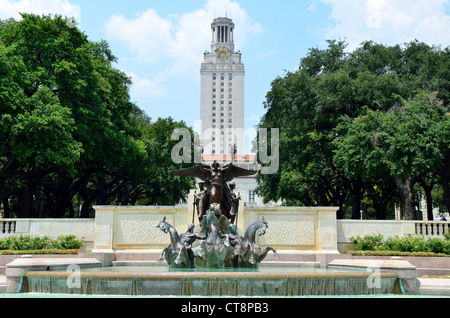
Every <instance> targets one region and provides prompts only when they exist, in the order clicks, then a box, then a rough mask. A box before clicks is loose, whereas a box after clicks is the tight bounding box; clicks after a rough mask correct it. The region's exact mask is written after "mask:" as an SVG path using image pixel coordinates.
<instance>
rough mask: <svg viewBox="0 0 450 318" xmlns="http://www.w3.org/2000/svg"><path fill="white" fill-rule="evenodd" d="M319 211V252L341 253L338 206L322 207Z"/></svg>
mask: <svg viewBox="0 0 450 318" xmlns="http://www.w3.org/2000/svg"><path fill="white" fill-rule="evenodd" d="M317 210H318V213H317V216H318V222H317V223H318V224H317V231H318V251H317V252H318V253H324V254H339V251H338V247H337V231H336V229H337V227H336V214H337V211H338V208H333V207H320V208H317Z"/></svg>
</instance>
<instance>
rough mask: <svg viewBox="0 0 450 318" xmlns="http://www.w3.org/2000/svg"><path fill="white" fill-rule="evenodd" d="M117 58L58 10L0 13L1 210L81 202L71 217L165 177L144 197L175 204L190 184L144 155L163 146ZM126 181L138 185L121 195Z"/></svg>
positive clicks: (61, 209) (53, 212)
mask: <svg viewBox="0 0 450 318" xmlns="http://www.w3.org/2000/svg"><path fill="white" fill-rule="evenodd" d="M116 61H117V59H116V57H115V56H114V55H113V54H112V52H111V51H110V49H109V46H108V44H107V43H106V42H104V41H101V42H92V41H89V40H88V38H87V36H86V35H85V34H84V33H83V32H81V31H80V30H79V29H78V28H73V27H69V26H68V25H67V21H66V19H64V18H62V17H61V16H46V15H44V16H37V15H32V14H22V20H21V21H14V20H8V21H1V23H0V73H1V76H0V84H1V85H0V132H1V133H2V139H1V140H0V200H1V201H0V202H2V203H3V206H4V210H5V211H6V212H9V211H10V210H11V208H12V210H14V211H15V212H16V214H17V216H18V217H32V216H37V215H38V212H39V211H38V210H39V209H40V210H42V207H43V208H44V210H45V212H44V213H45V216H50V217H56V218H59V217H64V216H69V217H74V216H75V214H76V210H78V207H79V206H80V205H81V211H80V216H81V217H90V216H93V214H92V213H93V209H92V206H93V205H95V204H97V205H102V204H110V203H114V204H130V203H134V202H135V201H136V200H137V198H142V195H141V194H142V193H150V192H151V190H152V187H153V186H157V185H161V184H164V185H165V187H166V190H165V191H166V192H164V193H161V194H159V197H158V198H159V199H158V200H156V199H155V200H148V201H146V202H147V203H149V204H157V203H159V204H161V203H172V204H173V203H178V201H179V200H180V196H184V195H185V194H186V191H188V190H189V188H190V186H191V184H190V183H189V182H187V183H186V182H184V181H183V182H180V181H179V180H176V179H170V178H169V179H164V178H166V176H164V175H162V174H161V172H160V169H165V168H170V165H169V164H166V165H164V166H163V167H157V166H156V165H154V164H152V162H153V161H155V160H156V159H158V160H160V158H162V157H164V156H163V154H161V153H158V151H160V150H161V149H165V148H164V146H168V145H161V144H158V143H159V142H160V140H159V139H157V137H155V136H156V129H153V130H152V128H151V126H152V125H154V124H153V123H151V121H150V119H149V118H147V117H146V116H145V114H143V112H142V111H141V110H140V109H139V108H138V106H137V105H135V104H133V103H131V102H130V96H129V89H130V86H131V85H132V82H131V80H130V78H129V77H128V76H127V75H126V74H125V73H124V72H122V71H120V70H118V69H116V68H115V66H114V64H115V63H116ZM171 124H173V125H176V124H177V123H171ZM156 126H157V124H156ZM156 126H155V127H156ZM155 138H156V139H155ZM169 138H170V135H169ZM158 147H160V149H159V150H158ZM160 161H161V162H164V163H166V162H167V157H164V160H160ZM143 180H160V181H159V183H155V182H153V183H151V182H147V181H146V182H144V181H143ZM163 180H164V181H166V182H164V181H163ZM172 183H175V184H176V186H174V187H172V186H173V185H172ZM133 186H134V188H133ZM137 187H138V188H139V189H140V190H139V191H137V190H136V189H137ZM126 189H132V191H134V190H136V191H135V192H139V193H140V194H139V195H137V196H132V195H131V194H130V195H128V196H127V195H124V192H125V191H126ZM170 190H173V192H172V193H170V196H169V195H168V196H165V194H167V193H168V192H170ZM135 192H133V193H135ZM150 197H151V196H148V198H150ZM153 197H155V195H153ZM162 197H163V198H165V199H166V200H165V201H164V202H163V200H162V199H161V198H162ZM38 206H40V208H39V209H38ZM39 213H42V211H41V212H39Z"/></svg>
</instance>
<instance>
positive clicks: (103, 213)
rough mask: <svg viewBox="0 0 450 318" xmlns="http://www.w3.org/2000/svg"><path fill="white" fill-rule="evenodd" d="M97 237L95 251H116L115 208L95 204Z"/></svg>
mask: <svg viewBox="0 0 450 318" xmlns="http://www.w3.org/2000/svg"><path fill="white" fill-rule="evenodd" d="M94 209H95V239H94V250H93V251H92V252H93V253H114V249H113V239H114V208H113V207H112V206H110V207H108V206H105V207H101V206H95V207H94Z"/></svg>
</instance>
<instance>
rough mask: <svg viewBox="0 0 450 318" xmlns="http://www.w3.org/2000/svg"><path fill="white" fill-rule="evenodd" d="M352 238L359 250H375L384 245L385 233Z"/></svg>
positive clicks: (356, 248) (355, 247)
mask: <svg viewBox="0 0 450 318" xmlns="http://www.w3.org/2000/svg"><path fill="white" fill-rule="evenodd" d="M350 240H351V241H352V243H353V244H354V249H355V250H357V251H375V250H378V249H379V248H380V247H381V246H382V245H383V235H381V234H378V235H366V236H363V237H361V236H355V237H351V238H350Z"/></svg>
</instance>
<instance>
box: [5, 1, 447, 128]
mask: <svg viewBox="0 0 450 318" xmlns="http://www.w3.org/2000/svg"><path fill="white" fill-rule="evenodd" d="M19 12H27V13H36V14H60V15H63V16H66V17H73V18H75V20H76V21H77V23H78V27H79V28H80V29H81V31H83V32H85V33H86V34H87V36H88V38H89V40H91V41H100V40H106V41H107V42H108V43H109V45H110V48H111V50H112V52H113V54H114V55H115V56H116V57H117V58H118V62H117V64H116V65H115V67H116V68H118V69H120V70H122V71H124V72H125V73H127V74H128V75H129V76H130V77H131V78H132V81H133V86H132V87H131V90H130V96H131V101H132V102H135V103H136V104H137V105H138V106H139V107H140V108H141V109H142V110H143V111H145V113H146V114H147V115H148V116H150V117H151V118H152V120H157V119H158V118H167V117H169V116H170V117H172V118H173V119H174V120H177V121H181V120H183V121H184V122H185V123H186V124H187V125H189V126H191V127H194V125H195V121H197V120H199V119H200V66H201V63H202V58H203V53H204V52H205V51H210V49H211V23H212V21H213V19H214V18H216V17H222V16H227V17H229V18H231V19H233V22H234V23H235V33H234V38H235V44H236V50H237V51H241V53H242V59H243V63H244V64H245V69H246V77H245V125H246V126H245V128H246V129H252V128H254V127H255V125H257V124H258V123H259V121H260V118H261V116H263V115H264V113H265V109H264V101H265V96H266V94H267V92H268V91H270V88H271V82H272V81H273V80H275V79H276V78H277V77H280V76H281V77H283V76H284V75H285V74H286V72H293V71H295V70H296V69H297V68H298V66H299V64H300V60H301V59H302V58H303V57H305V56H306V55H307V54H308V51H309V49H311V48H321V49H324V48H326V47H327V42H326V40H333V39H336V40H337V39H341V40H346V41H347V43H348V48H347V50H349V51H352V50H354V49H355V48H357V47H358V46H359V45H360V44H361V43H362V42H363V41H367V40H373V41H375V42H377V43H382V44H385V45H395V44H402V43H406V42H410V41H413V40H415V39H417V40H419V41H421V42H425V43H427V44H429V45H438V46H441V47H447V46H450V32H449V30H450V0H279V1H273V0H259V1H255V0H188V1H187V0H165V1H160V0H158V1H156V0H145V1H144V0H128V1H124V0H107V1H106V0H0V19H7V18H11V17H12V18H15V19H20V14H19Z"/></svg>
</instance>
